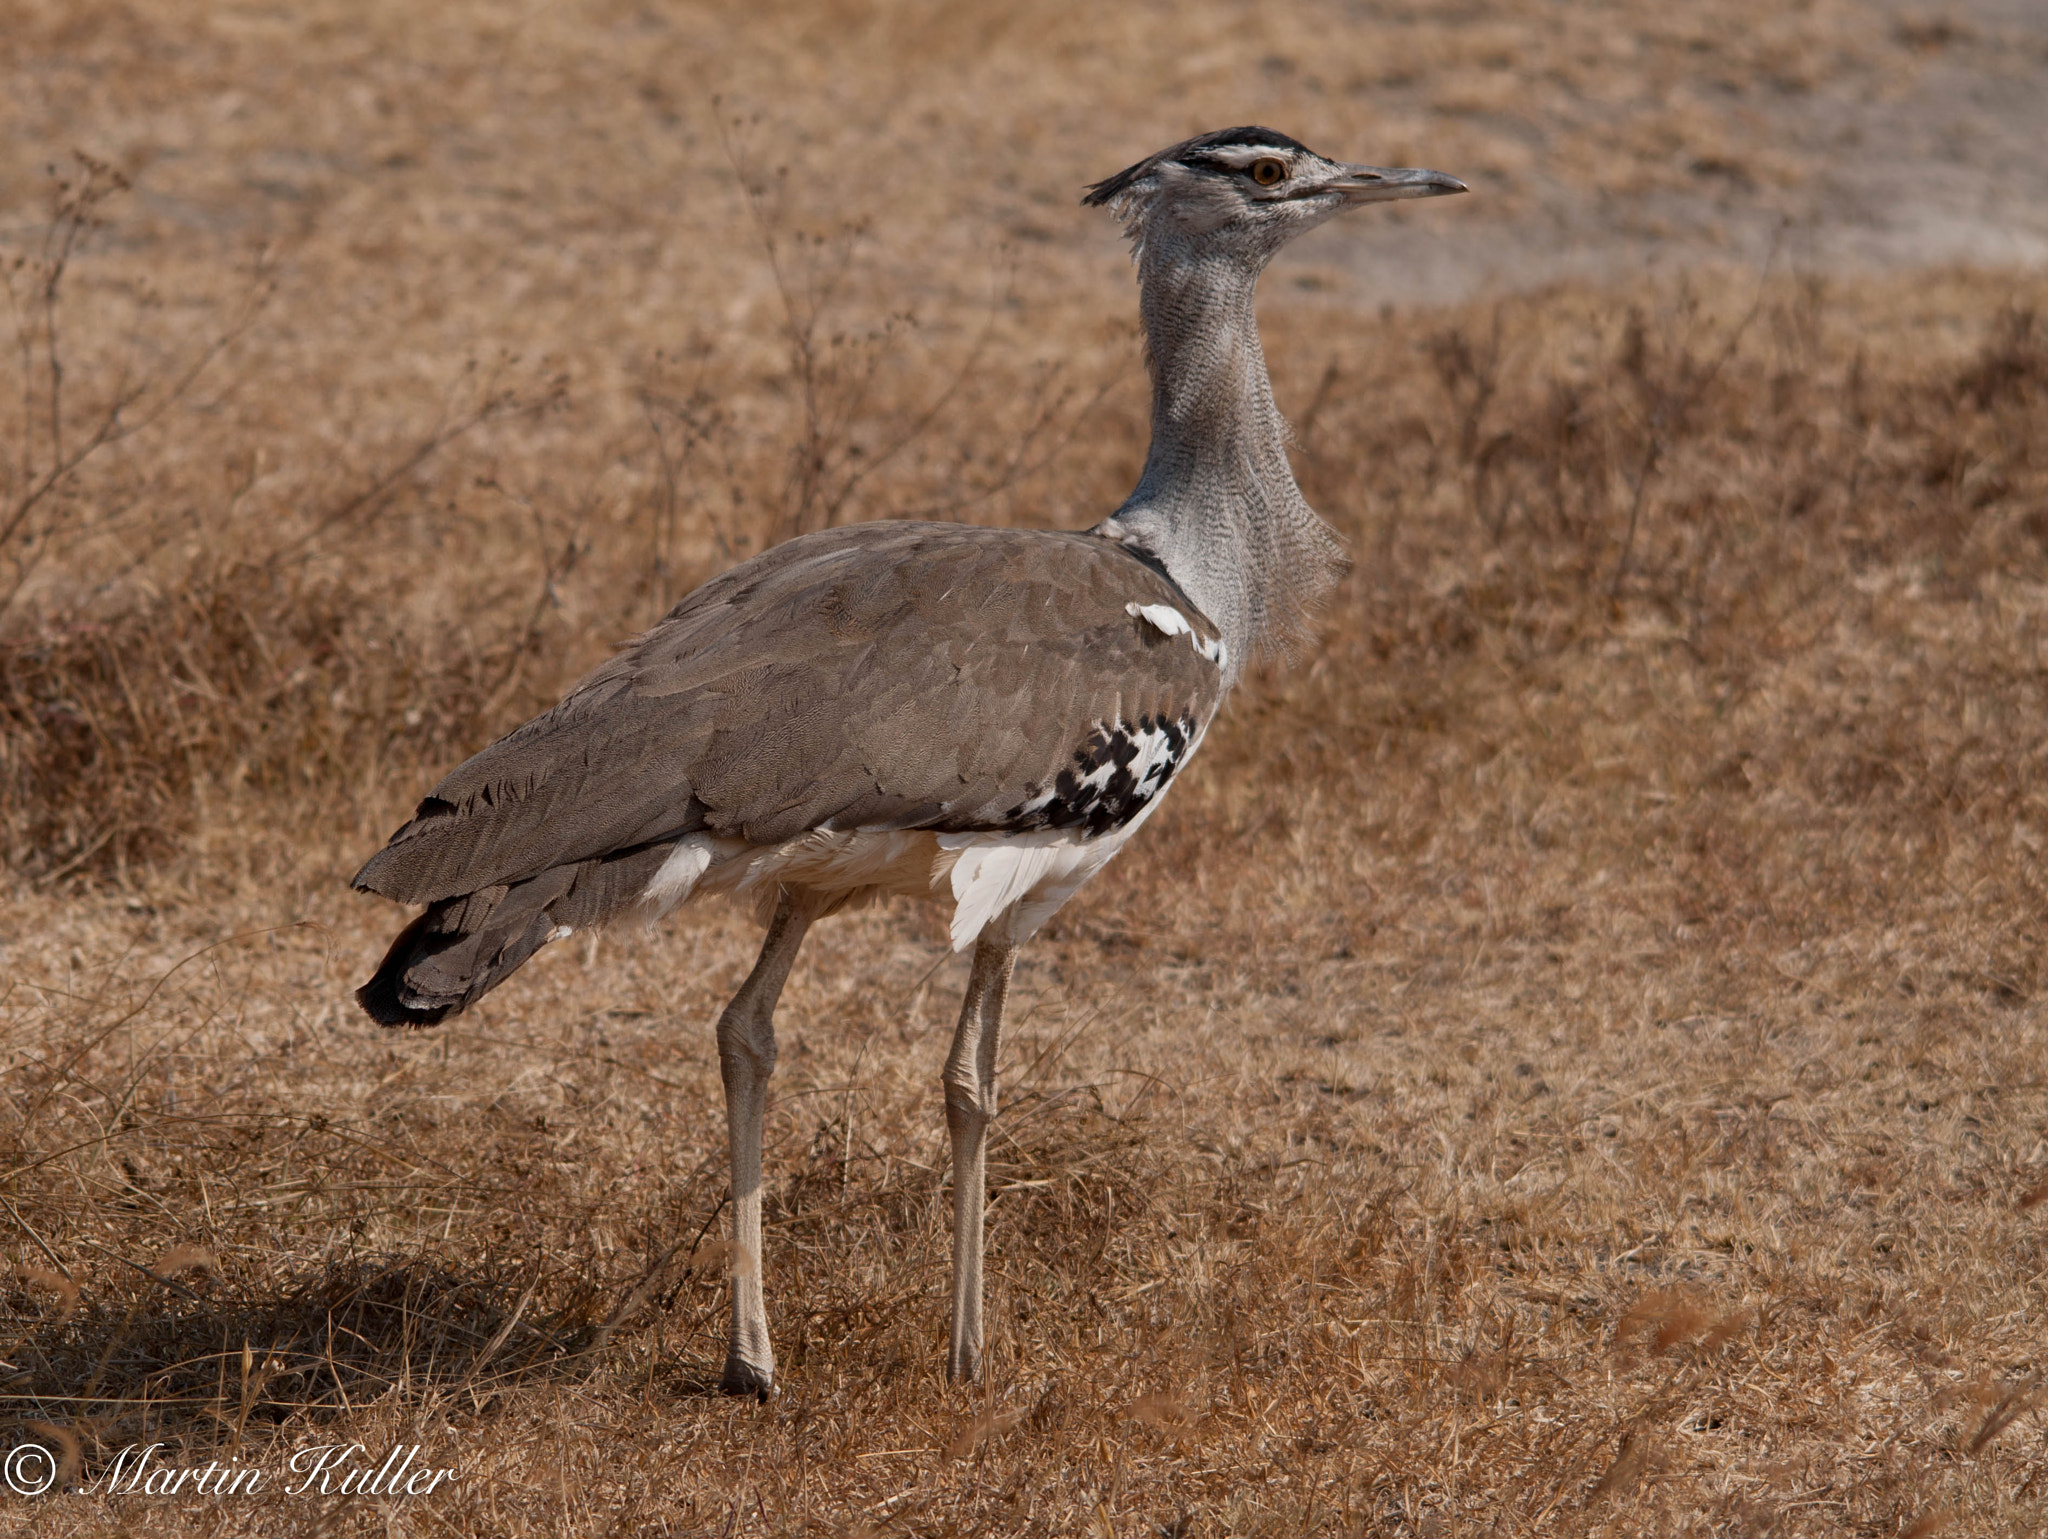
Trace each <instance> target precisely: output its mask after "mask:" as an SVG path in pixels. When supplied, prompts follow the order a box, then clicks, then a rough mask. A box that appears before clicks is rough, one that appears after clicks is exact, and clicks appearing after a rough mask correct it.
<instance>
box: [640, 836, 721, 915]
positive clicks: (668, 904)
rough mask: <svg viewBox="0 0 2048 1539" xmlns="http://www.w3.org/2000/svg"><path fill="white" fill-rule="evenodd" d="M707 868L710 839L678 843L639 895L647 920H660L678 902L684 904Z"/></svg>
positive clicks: (694, 837)
mask: <svg viewBox="0 0 2048 1539" xmlns="http://www.w3.org/2000/svg"><path fill="white" fill-rule="evenodd" d="M710 869H711V843H710V841H709V840H707V839H703V838H701V837H696V836H693V837H691V838H688V839H682V840H678V841H677V843H676V847H675V848H674V849H673V850H671V851H669V855H668V859H667V860H664V861H663V862H662V863H661V869H660V870H659V871H656V872H655V873H654V879H653V880H652V881H650V882H649V883H648V884H647V889H646V891H644V892H642V893H641V894H640V902H641V904H642V905H643V906H644V907H645V909H646V910H647V917H648V918H649V919H650V920H654V919H659V918H660V917H661V916H662V915H663V914H666V913H667V912H668V911H669V910H670V909H672V908H674V907H675V906H676V905H677V904H678V903H683V902H686V901H687V900H688V899H689V896H690V894H691V893H692V892H693V891H695V890H696V886H697V883H698V882H700V881H702V880H703V877H704V873H705V872H706V871H709V870H710Z"/></svg>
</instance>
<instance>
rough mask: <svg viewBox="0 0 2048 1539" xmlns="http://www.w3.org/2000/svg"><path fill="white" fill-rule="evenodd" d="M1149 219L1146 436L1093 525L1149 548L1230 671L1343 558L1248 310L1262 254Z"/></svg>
mask: <svg viewBox="0 0 2048 1539" xmlns="http://www.w3.org/2000/svg"><path fill="white" fill-rule="evenodd" d="M1192 245H1193V243H1192V242H1188V241H1162V240H1159V239H1157V238H1156V234H1155V233H1153V232H1148V235H1147V238H1145V239H1144V240H1143V241H1142V242H1141V243H1140V246H1139V253H1138V282H1139V297H1138V309H1139V313H1140V314H1141V315H1142V317H1143V318H1144V323H1145V337H1146V342H1147V349H1148V352H1149V354H1150V358H1151V364H1152V447H1151V452H1150V453H1149V454H1148V455H1147V456H1146V458H1145V472H1144V474H1143V475H1142V476H1141V477H1140V478H1139V480H1138V486H1137V489H1136V490H1135V491H1133V492H1132V493H1131V495H1130V496H1129V498H1127V499H1126V500H1125V502H1124V504H1123V506H1122V507H1120V508H1119V509H1117V511H1116V513H1115V514H1113V515H1112V516H1111V517H1110V518H1109V519H1107V520H1106V521H1105V522H1104V523H1103V524H1102V525H1100V526H1099V529H1100V532H1101V533H1102V534H1104V535H1106V536H1108V537H1109V538H1111V539H1117V540H1121V541H1123V542H1125V543H1127V544H1130V545H1134V546H1138V547H1140V548H1143V549H1145V550H1147V551H1149V552H1151V554H1152V555H1153V556H1155V557H1156V558H1158V560H1159V561H1160V563H1161V564H1162V565H1164V566H1165V568H1166V569H1167V571H1168V572H1169V573H1170V574H1171V575H1172V577H1173V580H1174V581H1175V582H1177V583H1178V584H1180V586H1181V589H1182V590H1183V591H1184V592H1185V593H1186V594H1187V595H1188V597H1189V598H1191V599H1192V600H1194V602H1195V603H1196V604H1198V605H1200V606H1201V608H1202V610H1203V612H1204V613H1205V614H1207V615H1208V617H1209V618H1210V619H1211V620H1212V621H1214V622H1215V624H1216V626H1217V628H1218V629H1219V630H1221V631H1222V632H1223V637H1224V640H1225V642H1226V643H1228V645H1229V654H1228V662H1227V669H1226V671H1227V673H1228V675H1229V677H1230V678H1231V679H1232V680H1233V681H1234V680H1235V678H1236V676H1237V674H1238V673H1239V672H1240V671H1241V670H1242V669H1243V667H1244V666H1245V664H1246V663H1248V662H1249V661H1250V660H1251V657H1252V654H1253V653H1254V652H1255V651H1257V650H1258V649H1260V648H1261V647H1265V646H1269V645H1277V646H1279V647H1281V648H1282V649H1285V648H1286V647H1287V646H1288V644H1289V643H1290V642H1291V641H1293V640H1295V639H1297V638H1299V637H1300V636H1301V635H1302V634H1303V633H1304V632H1305V631H1306V628H1307V626H1306V622H1307V618H1308V613H1309V611H1310V610H1311V609H1312V608H1313V607H1314V605H1315V603H1316V601H1317V600H1318V599H1319V598H1321V597H1322V595H1323V594H1324V593H1325V592H1326V591H1328V589H1329V587H1330V585H1331V583H1332V582H1334V581H1335V578H1336V574H1337V572H1338V571H1339V570H1340V568H1341V564H1342V557H1341V554H1340V551H1339V548H1338V545H1337V540H1336V537H1335V536H1334V535H1333V534H1332V533H1331V531H1330V529H1329V527H1328V526H1327V525H1325V524H1324V523H1323V521H1322V520H1321V519H1320V518H1318V517H1317V516H1316V514H1315V511H1314V510H1313V509H1312V508H1310V507H1309V505H1308V503H1307V501H1306V500H1305V499H1304V498H1303V497H1302V495H1301V489H1300V488H1299V487H1298V486H1296V485H1295V482H1294V472H1293V470H1292V468H1291V467H1290V466H1289V465H1288V462H1287V423H1286V421H1285V419H1284V418H1282V417H1281V415H1280V412H1279V408H1278V407H1276V406H1275V405H1274V404H1273V387H1272V384H1271V382H1270V381H1269V380H1268V379H1267V377H1266V356H1265V352H1264V350H1263V349H1262V348H1261V347H1260V345H1259V328H1258V322H1257V319H1256V318H1255V316H1254V315H1253V311H1252V296H1253V291H1254V290H1255V288H1256V287H1257V284H1258V278H1259V272H1260V270H1261V269H1262V268H1263V267H1264V265H1265V263H1264V261H1263V260H1257V259H1254V258H1252V257H1250V256H1248V255H1247V254H1245V253H1242V252H1218V251H1215V250H1214V249H1211V250H1208V251H1195V250H1191V249H1190V247H1191V246H1192Z"/></svg>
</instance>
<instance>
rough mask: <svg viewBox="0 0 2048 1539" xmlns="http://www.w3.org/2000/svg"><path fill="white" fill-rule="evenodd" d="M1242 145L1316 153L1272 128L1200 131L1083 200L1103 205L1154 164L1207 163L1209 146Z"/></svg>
mask: <svg viewBox="0 0 2048 1539" xmlns="http://www.w3.org/2000/svg"><path fill="white" fill-rule="evenodd" d="M1242 146H1271V147H1272V148H1274V149H1280V150H1300V151H1302V152H1303V153H1313V152H1312V151H1310V150H1309V147H1308V146H1307V145H1305V144H1303V143H1302V142H1301V141H1300V140H1299V139H1291V138H1289V137H1288V136H1287V135H1286V134H1283V133H1280V132H1278V131H1277V130H1275V129H1271V128H1259V127H1257V126H1255V125H1253V124H1249V123H1248V124H1246V125H1245V126H1243V127H1242V128H1219V129H1216V130H1215V131H1214V132H1213V133H1206V134H1197V135H1196V136H1195V137H1194V138H1192V139H1183V140H1182V141H1181V142H1180V143H1179V144H1176V145H1174V146H1172V147H1171V148H1170V149H1164V150H1161V151H1160V152H1159V153H1158V154H1157V155H1148V156H1146V157H1145V159H1143V160H1141V161H1139V162H1138V163H1137V164H1136V165H1135V166H1130V167H1127V168H1126V169H1124V170H1122V171H1119V172H1117V174H1116V175H1115V176H1112V177H1108V178H1106V179H1104V180H1103V181H1100V182H1097V183H1095V185H1094V186H1092V187H1090V188H1089V189H1088V193H1087V196H1085V197H1084V198H1082V199H1081V201H1082V202H1083V203H1085V204H1087V205H1088V206H1089V207H1091V208H1099V207H1101V206H1102V205H1103V204H1105V203H1108V202H1110V201H1112V200H1113V199H1115V198H1116V197H1118V196H1119V195H1121V194H1123V193H1125V192H1128V191H1129V190H1130V189H1131V187H1132V185H1133V184H1135V183H1137V182H1138V181H1141V180H1142V179H1143V178H1145V177H1147V176H1149V175H1151V174H1152V171H1153V168H1154V167H1156V166H1160V165H1163V164H1165V163H1166V162H1167V161H1169V160H1171V161H1178V162H1179V163H1180V164H1181V165H1189V164H1197V165H1200V164H1204V163H1206V162H1207V161H1208V158H1209V157H1208V156H1207V154H1206V153H1205V152H1206V151H1208V150H1222V149H1231V148H1236V147H1242Z"/></svg>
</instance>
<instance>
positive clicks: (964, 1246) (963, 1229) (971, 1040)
mask: <svg viewBox="0 0 2048 1539" xmlns="http://www.w3.org/2000/svg"><path fill="white" fill-rule="evenodd" d="M1007 918H1008V916H1007V915H1002V916H998V918H997V920H996V922H995V923H993V924H991V925H990V926H989V927H988V928H987V929H985V930H983V931H982V932H981V939H980V940H979V941H977V942H976V943H975V946H974V971H973V973H972V974H971V975H970V976H969V978H968V980H967V997H966V998H965V999H963V1000H962V1001H961V1002H960V1025H959V1026H958V1028H956V1029H955V1031H954V1033H953V1051H952V1052H951V1053H949V1054H947V1055H946V1072H945V1082H946V1131H947V1132H948V1133H950V1134H951V1135H952V1138H953V1338H952V1345H951V1346H950V1347H949V1348H948V1349H947V1352H946V1377H948V1378H949V1379H955V1380H963V1379H972V1378H973V1377H974V1376H975V1375H976V1374H977V1373H978V1372H980V1370H981V1216H982V1206H983V1202H984V1200H985V1195H986V1188H987V1150H988V1125H989V1123H990V1122H991V1121H993V1120H994V1119H995V1114H996V1045H997V1039H998V1038H999V1037H1000V1036H1001V1035H1002V1029H1003V996H1004V995H1005V993H1007V992H1008V990H1009V987H1010V968H1011V966H1012V965H1013V964H1014V963H1015V962H1016V960H1017V946H1016V943H1015V942H1014V941H1012V940H1010V939H1009V935H1008V930H1009V926H1008V925H1007V924H1006V923H1005V922H1004V921H1005V920H1006V919H1007Z"/></svg>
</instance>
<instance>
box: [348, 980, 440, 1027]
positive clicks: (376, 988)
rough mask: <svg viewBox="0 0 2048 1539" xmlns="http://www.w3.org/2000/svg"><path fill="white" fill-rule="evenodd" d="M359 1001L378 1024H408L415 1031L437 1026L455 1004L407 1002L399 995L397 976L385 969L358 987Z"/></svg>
mask: <svg viewBox="0 0 2048 1539" xmlns="http://www.w3.org/2000/svg"><path fill="white" fill-rule="evenodd" d="M356 1003H357V1004H359V1005H361V1006H362V1007H363V1013H364V1014H365V1015H367V1016H369V1018H370V1019H371V1020H373V1021H375V1022H376V1023H377V1024H378V1025H379V1026H406V1027H410V1028H412V1029H413V1030H418V1029H419V1028H420V1027H422V1026H438V1025H440V1024H441V1022H443V1021H445V1020H447V1019H448V1017H449V1016H450V1015H452V1014H453V1013H454V1011H455V1007H454V1006H453V1005H435V1006H433V1007H432V1008H430V1009H424V1010H422V1009H418V1008H416V1007H414V1006H412V1005H409V1004H407V1003H406V1002H405V1001H404V1000H403V999H401V998H400V997H399V994H398V978H397V976H396V975H395V974H394V973H388V972H384V971H380V972H379V973H378V974H377V976H376V977H374V978H372V979H371V980H370V981H369V982H368V983H366V984H364V985H363V986H362V987H361V988H359V989H357V990H356Z"/></svg>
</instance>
